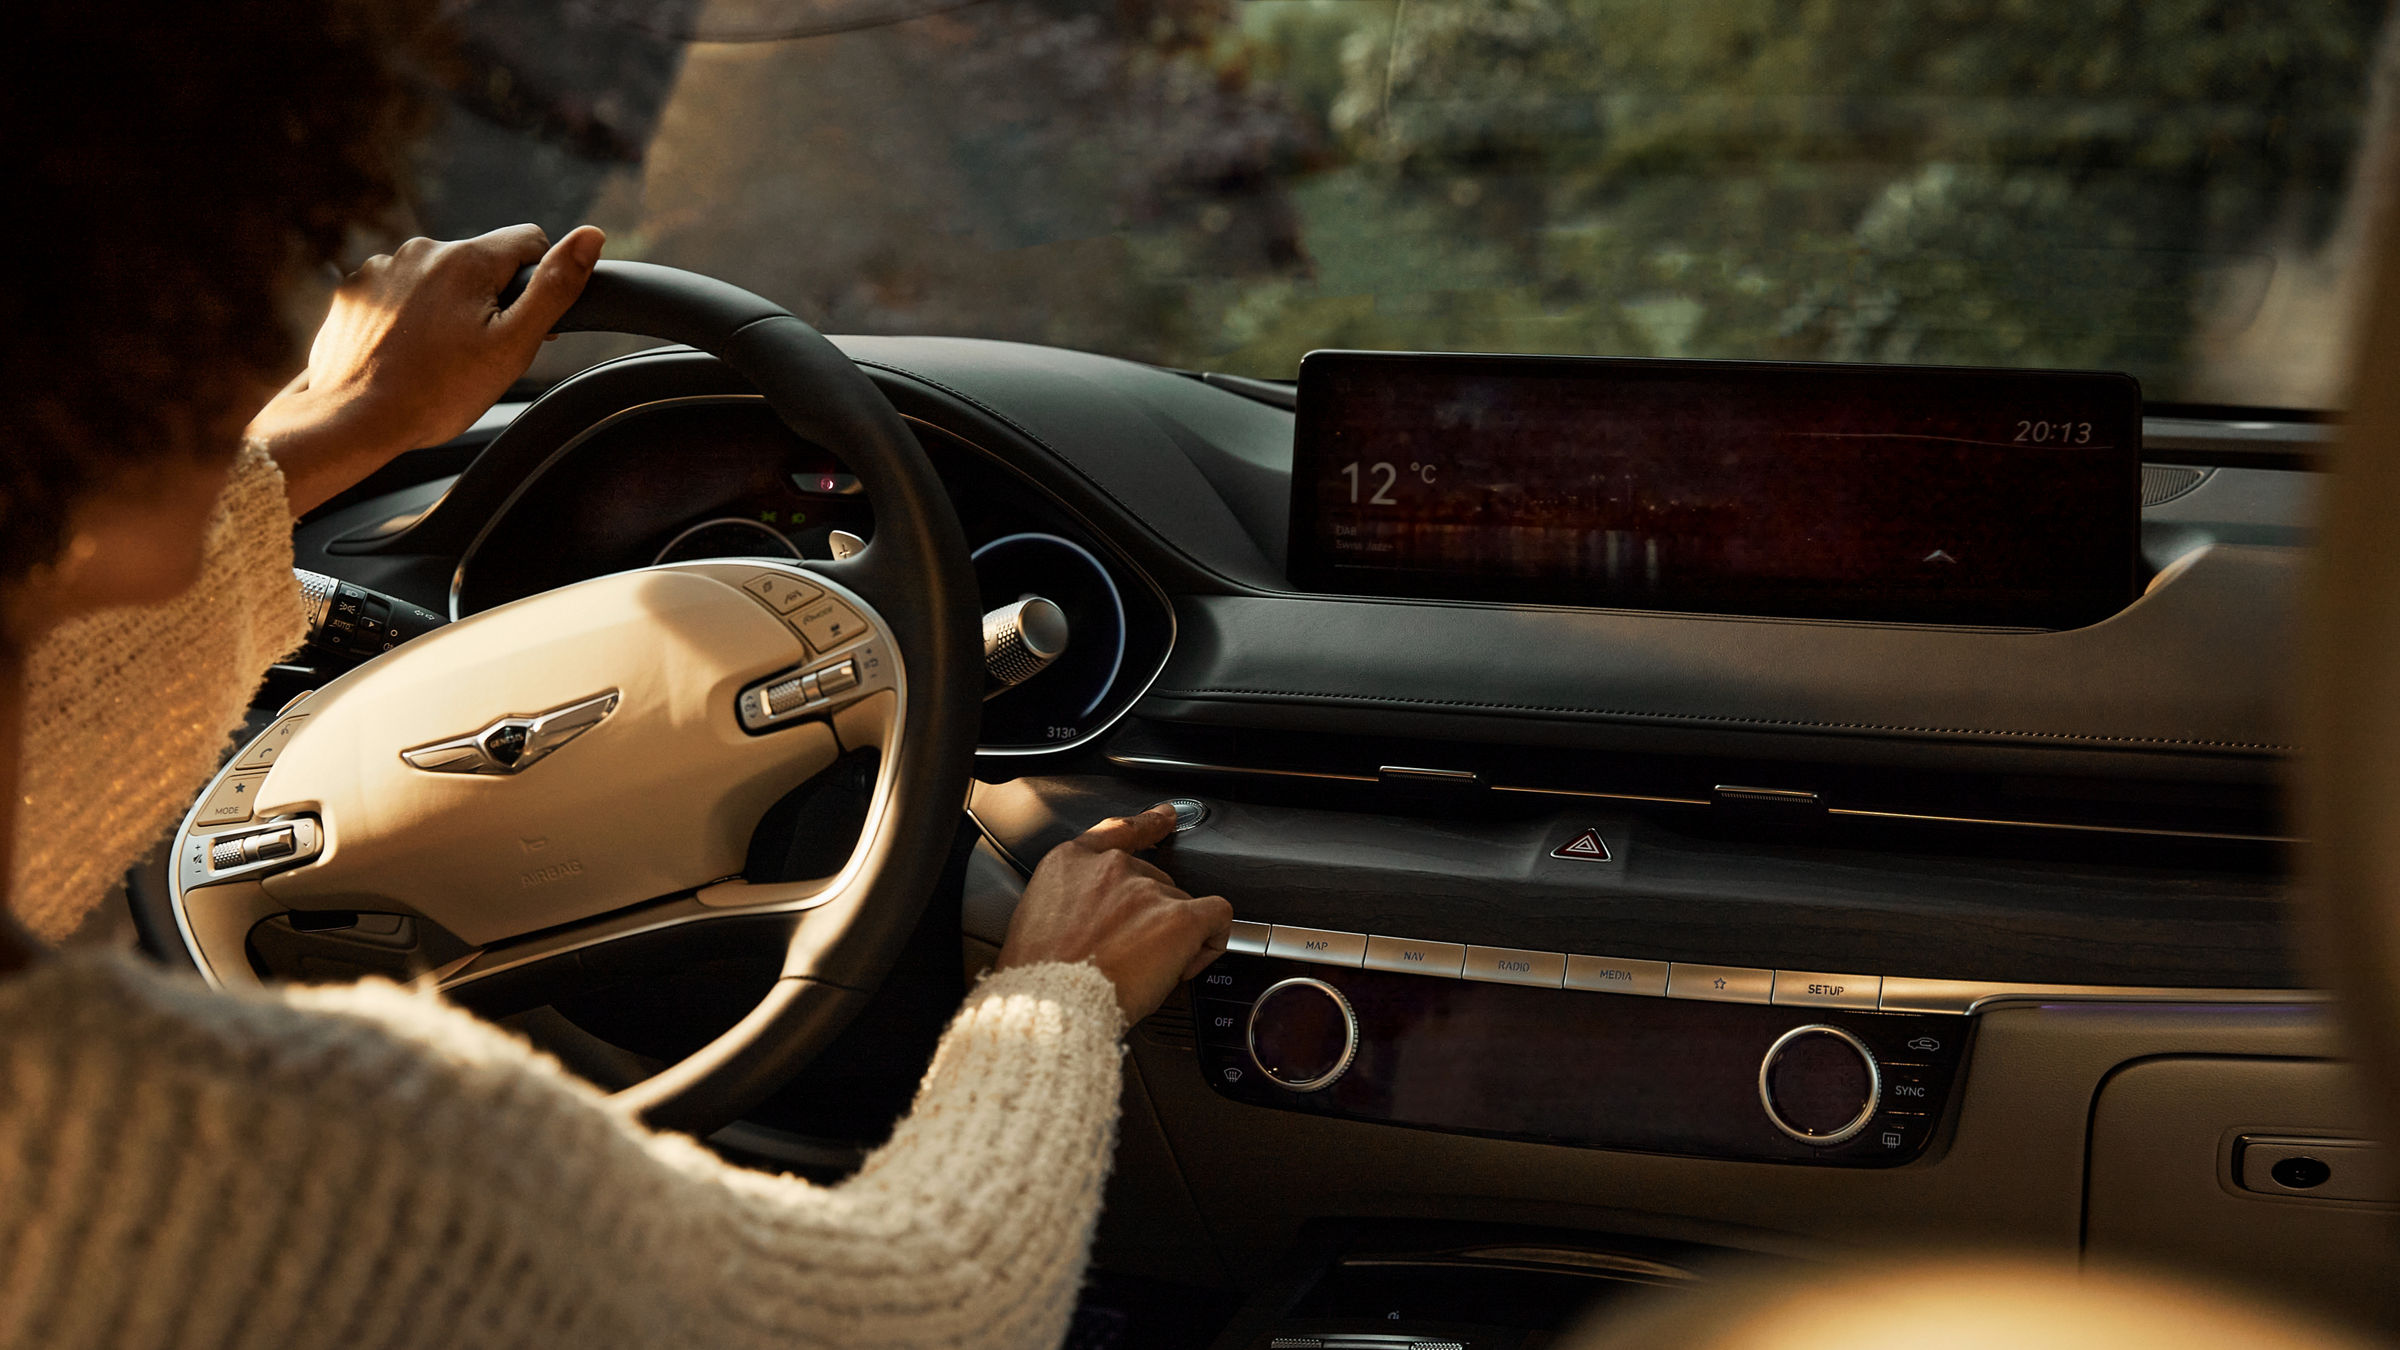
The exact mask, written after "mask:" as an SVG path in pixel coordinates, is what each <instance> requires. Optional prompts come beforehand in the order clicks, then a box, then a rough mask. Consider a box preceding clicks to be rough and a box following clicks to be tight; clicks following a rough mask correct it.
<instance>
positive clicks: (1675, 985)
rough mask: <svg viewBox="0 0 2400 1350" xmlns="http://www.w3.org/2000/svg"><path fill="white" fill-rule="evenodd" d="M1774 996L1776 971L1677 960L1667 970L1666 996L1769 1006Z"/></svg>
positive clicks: (1709, 1001) (1710, 1001)
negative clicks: (1701, 964) (1695, 963)
mask: <svg viewBox="0 0 2400 1350" xmlns="http://www.w3.org/2000/svg"><path fill="white" fill-rule="evenodd" d="M1774 996H1775V972H1774V971H1771V970H1753V969H1751V968H1750V967H1748V966H1700V965H1694V964H1692V963H1691V962H1689V961H1676V962H1673V963H1671V964H1669V965H1668V967H1667V997H1668V998H1695V999H1700V1000H1702V1001H1704V1002H1708V1003H1768V1002H1772V1001H1773V999H1774Z"/></svg>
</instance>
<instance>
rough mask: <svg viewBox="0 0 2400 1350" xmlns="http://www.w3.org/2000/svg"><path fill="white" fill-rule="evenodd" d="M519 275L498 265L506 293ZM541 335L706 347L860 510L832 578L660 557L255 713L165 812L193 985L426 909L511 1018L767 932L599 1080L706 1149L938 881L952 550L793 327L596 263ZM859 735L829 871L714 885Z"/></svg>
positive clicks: (772, 313)
mask: <svg viewBox="0 0 2400 1350" xmlns="http://www.w3.org/2000/svg"><path fill="white" fill-rule="evenodd" d="M523 280H524V278H523V277H522V276H520V277H519V279H518V281H519V285H522V282H523ZM558 328H559V330H560V331H583V332H621V333H631V334H638V335H641V336H645V337H655V338H663V339H666V340H668V341H671V342H680V343H685V344H688V345H690V346H693V347H697V348H700V349H702V350H704V351H707V352H709V353H711V354H713V355H714V356H716V357H717V358H718V359H719V360H721V361H723V362H724V363H725V365H726V366H727V367H729V368H730V369H731V370H733V371H734V372H735V373H736V374H738V375H740V376H742V377H743V378H744V379H746V380H748V381H749V383H750V384H751V385H752V386H754V387H755V388H756V389H757V390H758V392H759V393H760V394H762V395H764V396H765V398H766V401H767V403H768V405H769V406H770V407H772V408H773V409H774V410H775V411H776V413H777V414H778V415H779V416H781V417H782V419H783V421H784V423H785V424H786V425H787V426H789V427H790V428H791V429H792V430H793V431H795V432H796V433H798V434H799V435H800V436H802V437H804V438H806V439H807V440H809V441H812V442H814V443H815V444H817V445H820V446H823V447H825V448H826V449H828V450H830V451H832V452H833V453H834V454H836V455H837V456H839V457H840V459H841V460H842V462H843V463H844V464H846V465H847V466H848V467H849V469H850V470H851V471H852V472H853V473H855V474H856V475H857V476H858V478H859V480H860V481H861V482H862V483H863V484H864V486H865V488H866V491H867V493H868V494H869V496H870V499H871V500H872V501H873V502H874V505H875V522H876V528H875V532H874V538H873V539H872V540H871V541H870V542H869V543H868V544H867V546H866V547H865V549H864V550H862V551H860V552H859V553H857V554H855V555H854V556H852V557H850V558H848V559H845V560H843V561H839V562H797V561H794V560H789V559H757V560H711V561H704V562H688V563H671V564H666V565H662V566H658V567H651V568H646V569H643V570H640V571H634V572H625V573H619V574H617V575H614V576H606V577H600V578H596V579H594V580H591V581H586V582H581V583H578V584H576V585H571V586H564V587H561V588H559V589H557V590H554V591H549V592H546V593H544V594H540V595H536V596H531V597H529V598H526V599H523V600H519V601H517V602H515V603H513V604H508V605H504V606H501V607H499V608H497V609H493V610H489V611H486V612H484V613H481V614H477V615H475V616H473V617H471V618H467V619H465V620H462V621H460V622H458V623H455V624H452V625H450V626H449V627H446V628H442V629H439V630H437V631H435V632H434V633H431V634H429V635H427V636H425V637H422V638H419V639H417V640H415V641H413V642H410V643H408V644H406V645H405V646H401V647H397V648H395V649H393V650H391V651H388V652H386V653H384V654H383V655H382V656H380V657H378V658H377V659H376V660H374V661H371V662H369V663H367V664H366V665H363V666H361V667H359V668H358V669H356V670H354V671H351V672H350V673H349V674H347V675H344V676H343V677H341V678H340V679H338V680H336V681H334V682H333V683H331V684H329V685H327V686H326V687H324V688H322V689H320V690H317V691H316V692H314V693H313V694H311V695H309V696H307V697H306V698H305V699H303V700H301V701H300V702H298V703H296V704H294V705H293V706H292V707H290V708H288V709H286V710H285V712H284V713H283V715H282V716H280V717H279V718H278V719H277V720H276V721H275V722H274V723H273V724H271V725H270V726H269V728H268V729H267V730H266V731H265V732H263V733H262V734H261V735H260V736H259V737H258V739H256V740H255V741H253V742H252V743H251V744H250V745H248V746H247V747H245V748H244V749H243V750H242V751H241V752H239V753H237V754H236V755H235V756H234V757H233V759H232V760H230V761H228V763H227V766H226V769H225V771H224V772H223V773H222V774H220V776H219V777H218V779H217V780H216V782H214V783H213V784H212V785H211V786H210V788H209V790H208V791H207V792H206V793H205V794H203V796H202V798H201V800H200V801H199V803H198V804H197V805H196V806H195V807H194V808H193V810H192V812H191V814H190V815H189V816H188V817H186V819H185V821H184V823H183V826H182V828H181V830H180V831H179V832H178V834H177V837H176V841H175V854H174V860H173V865H172V867H171V868H170V881H171V891H172V894H173V898H174V903H175V910H176V916H177V922H178V924H179V925H181V927H182V929H183V935H184V938H185V941H186V943H187V945H188V946H189V947H190V948H191V949H192V950H193V952H194V953H195V954H196V955H197V956H198V958H199V960H200V962H201V965H202V973H203V974H204V975H206V976H207V977H208V978H210V979H211V980H213V981H215V982H217V983H220V984H227V985H232V984H241V983H253V984H254V983H256V982H257V977H256V976H255V975H254V974H253V973H252V972H251V970H250V969H249V964H248V961H247V960H246V959H245V958H244V957H243V956H242V955H241V954H242V953H243V952H244V950H245V947H244V944H245V942H246V941H247V939H248V935H249V933H250V931H251V929H252V927H253V926H254V925H256V924H257V923H259V922H260V921H261V920H262V919H266V918H269V917H271V916H274V915H277V914H282V913H286V912H300V913H302V914H304V915H305V914H307V913H311V912H322V911H352V912H365V913H372V914H375V915H377V916H384V917H385V918H388V920H389V922H392V923H394V924H397V923H401V922H407V923H429V924H432V925H437V926H438V928H439V929H440V930H441V931H443V932H444V933H446V934H449V935H454V936H455V937H456V938H457V939H458V940H459V941H460V942H462V943H464V944H465V946H466V947H467V948H468V950H467V951H466V952H465V954H463V955H461V956H459V957H457V959H455V960H451V961H448V962H447V963H446V964H444V965H443V966H442V967H441V968H440V969H439V970H437V971H435V972H433V975H432V978H434V979H436V980H437V981H438V983H439V984H440V985H441V987H442V988H443V989H444V990H445V991H449V990H458V991H460V992H461V993H462V994H463V995H473V994H476V993H479V992H480V993H484V994H489V995H491V996H492V997H493V998H494V999H496V1000H498V1001H502V1002H506V1001H509V1000H514V1003H515V1005H516V1006H520V1007H523V1006H533V1005H534V1004H537V1003H540V1002H545V1001H547V998H546V997H545V994H546V993H548V992H551V991H555V990H558V989H561V988H566V987H573V986H574V985H576V984H577V982H579V981H580V982H583V983H590V982H592V981H594V980H599V979H604V978H606V977H607V976H609V975H610V974H611V973H612V972H623V971H625V970H628V969H633V968H638V963H637V962H634V961H633V960H632V959H631V953H633V952H634V951H636V950H647V951H649V952H651V953H652V954H653V955H654V954H655V952H656V951H657V950H658V947H659V944H660V943H661V940H662V939H665V940H667V942H668V944H669V945H671V944H672V942H673V941H674V940H676V939H684V938H693V939H698V940H699V941H700V942H701V943H702V944H703V945H704V946H707V945H712V944H713V946H714V949H716V950H723V949H724V944H726V943H727V942H732V943H737V944H740V945H742V946H744V947H746V948H748V949H749V950H753V951H755V950H757V947H758V945H759V944H774V950H777V951H779V952H780V954H781V957H782V965H781V969H780V973H779V975H778V976H777V978H776V979H775V981H774V983H773V985H772V988H771V989H770V990H769V992H768V993H767V994H766V996H765V998H764V999H763V1000H762V1001H761V1002H760V1003H759V1004H758V1005H757V1006H756V1007H755V1008H754V1009H752V1010H751V1011H750V1013H749V1014H748V1015H747V1016H745V1017H743V1018H742V1019H741V1020H740V1021H739V1022H738V1023H736V1024H735V1025H734V1026H733V1027H731V1028H730V1029H728V1030H726V1031H725V1032H723V1033H722V1034H720V1035H718V1036H717V1037H716V1038H715V1039H714V1040H713V1041H710V1042H709V1043H708V1044H706V1045H705V1046H703V1047H701V1048H700V1049H699V1050H697V1051H695V1052H693V1053H692V1054H691V1055H689V1056H688V1057H686V1058H685V1059H683V1060H682V1061H681V1062H679V1063H676V1064H673V1065H671V1066H669V1067H668V1068H666V1069H665V1070H664V1071H662V1072H660V1073H658V1074H656V1075H654V1076H653V1077H651V1078H649V1079H647V1080H645V1081H643V1082H640V1083H638V1084H635V1085H634V1086H632V1087H629V1088H626V1089H624V1090H623V1091H622V1092H621V1093H620V1094H619V1096H620V1097H621V1098H622V1099H624V1100H625V1101H626V1102H627V1103H628V1104H629V1105H631V1106H633V1107H634V1108H636V1109H637V1110H639V1111H640V1112H641V1114H642V1115H643V1116H644V1117H645V1118H646V1119H648V1120H649V1121H650V1122H651V1123H653V1124H656V1125H659V1126H662V1127H669V1128H681V1129H690V1130H694V1131H706V1130H708V1129H712V1128H714V1127H716V1126H718V1125H721V1124H724V1123H726V1122H729V1121H731V1120H733V1119H735V1118H737V1117H738V1116H739V1115H740V1114H741V1113H742V1112H743V1111H745V1110H747V1109H748V1108H749V1107H751V1106H754V1105H756V1104H757V1102H758V1101H759V1100H761V1099H763V1098H764V1097H765V1096H766V1095H767V1094H768V1093H770V1092H771V1091H773V1090H774V1089H775V1088H776V1087H778V1086H780V1085H781V1084H782V1083H783V1082H785V1081H786V1080H788V1079H789V1078H790V1077H791V1075H792V1074H793V1073H795V1072H796V1071H797V1070H798V1069H800V1068H801V1067H802V1066H803V1065H805V1064H806V1063H807V1061H808V1060H809V1059H810V1058H811V1057H812V1056H813V1055H814V1054H815V1053H816V1052H817V1051H819V1050H821V1049H822V1048H823V1047H824V1046H825V1045H826V1044H827V1043H828V1042H829V1041H830V1040H831V1039H832V1038H833V1036H834V1035H835V1034H836V1033H838V1032H839V1031H840V1030H841V1029H842V1027H843V1026H845V1025H846V1024H847V1023H848V1022H849V1020H850V1019H851V1017H852V1016H853V1015H855V1013H856V1012H857V1010H858V1008H859V1006H860V1004H861V1003H863V1002H864V999H865V997H866V995H867V994H868V993H870V992H871V991H872V990H874V989H875V987H876V986H877V985H878V984H879V983H880V982H881V980H882V978H883V976H884V975H885V974H886V973H887V972H888V971H889V970H890V968H891V967H892V965H893V963H894V962H895V960H896V959H897V957H898V955H899V952H900V950H901V947H902V946H903V944H904V943H905V941H906V939H907V936H908V934H909V932H910V930H911V929H912V928H913V927H914V926H915V924H916V922H917V920H918V918H919V917H920V915H921V914H922V913H923V910H924V907H925V903H926V900H927V898H928V897H929V896H930V895H931V894H932V892H933V889H934V887H935V885H936V883H937V881H938V880H939V878H940V876H941V873H942V870H943V868H944V865H945V863H946V862H947V859H948V854H949V845H950V842H951V840H952V839H953V837H954V836H955V833H956V830H957V827H958V820H959V812H960V810H961V808H962V805H963V803H964V801H965V797H966V787H967V776H968V772H969V768H970V765H971V763H972V761H973V757H974V745H975V736H976V728H977V725H978V719H979V716H980V706H981V694H982V687H983V672H982V662H981V647H980V645H979V632H980V630H979V627H978V619H979V611H978V608H977V604H976V600H977V592H976V587H975V581H974V572H973V569H972V565H971V564H970V562H969V560H968V556H967V547H966V539H965V536H964V535H963V533H962V532H961V531H960V528H959V524H958V518H957V516H956V515H955V513H954V512H953V510H952V508H951V505H950V500H949V497H948V496H947V494H946V493H945V492H944V490H943V488H942V485H941V482H940V480H939V479H938V478H937V477H936V476H935V474H934V471H933V468H932V466H931V465H930V464H929V463H928V462H927V460H926V458H925V455H924V452H923V450H921V449H920V448H919V447H918V445H917V442H916V440H915V438H914V437H913V436H911V435H910V433H909V431H908V428H907V426H906V425H905V424H904V423H903V422H902V421H901V419H900V417H899V415H898V414H897V413H895V412H894V411H893V410H892V406H891V404H890V403H888V402H887V401H885V399H884V397H883V395H882V394H881V393H880V392H878V391H877V390H876V388H875V386H874V385H873V384H872V383H870V382H869V381H868V379H867V378H866V376H865V375H863V374H861V373H860V371H859V369H858V367H857V366H855V365H853V364H852V363H851V361H850V359H849V358H848V357H846V356H844V355H842V353H841V352H840V351H838V350H837V349H835V347H834V346H833V345H832V344H831V343H829V342H827V341H826V340H825V339H824V337H823V336H821V335H820V334H818V333H817V332H816V330H814V329H812V328H810V327H809V326H808V325H807V324H805V323H802V322H801V321H800V320H799V319H797V318H794V317H793V316H792V315H791V314H789V313H787V312H786V311H785V310H783V309H782V308H780V307H779V306H776V305H774V304H772V303H769V302H768V301H766V300H763V299H761V298H759V297H758V296H755V295H752V294H750V293H748V292H746V291H743V290H740V289H738V288H736V287H733V286H729V285H726V284H724V283H722V282H718V281H714V280H710V279H708V278H706V277H701V276H696V275H693V274H691V273H688V272H682V271H677V270H675V269H672V268H665V267H656V266H649V265H645V264H641V263H624V262H604V263H602V264H600V266H599V268H598V269H597V271H596V272H595V273H594V274H593V276H592V278H591V280H590V283H589V285H588V286H587V287H586V288H585V290H584V292H583V296H582V298H581V299H580V300H579V301H577V303H576V304H575V306H574V308H573V309H572V310H570V311H569V312H568V313H567V315H566V317H565V318H564V319H562V320H561V321H560V322H559V324H558ZM862 750H872V751H873V752H874V754H875V757H876V775H875V782H874V786H873V788H872V790H871V793H870V795H869V799H868V805H867V811H866V824H865V826H864V828H863V830H862V831H861V833H860V836H859V840H858V843H857V846H856V848H855V850H854V851H853V852H852V853H851V855H850V857H849V858H848V860H847V862H845V863H844V864H843V865H842V867H841V868H840V869H839V870H838V871H837V872H835V873H834V874H833V875H831V876H828V877H822V878H818V879H815V880H811V881H804V882H795V883H779V882H774V881H770V880H766V879H752V878H749V877H745V876H744V875H743V870H744V866H745V858H746V856H747V854H748V851H749V847H750V843H751V838H752V835H753V833H754V831H756V829H757V827H758V825H759V822H760V820H761V818H762V816H764V815H765V814H766V813H767V812H768V810H769V808H770V807H772V806H773V805H774V804H775V803H777V802H778V801H780V800H782V799H784V798H785V797H786V796H787V794H790V793H791V792H792V791H793V790H794V789H796V788H798V787H800V786H802V785H803V784H806V783H808V782H809V781H810V780H811V779H813V778H815V777H816V776H817V775H819V774H821V773H823V772H824V771H826V770H827V769H828V768H829V767H831V766H832V765H834V764H835V763H836V761H837V759H840V758H842V757H843V756H845V755H846V754H849V753H850V752H856V751H862Z"/></svg>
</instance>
